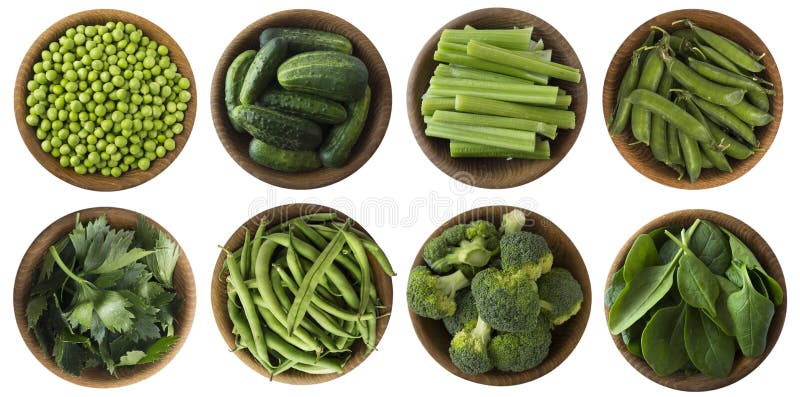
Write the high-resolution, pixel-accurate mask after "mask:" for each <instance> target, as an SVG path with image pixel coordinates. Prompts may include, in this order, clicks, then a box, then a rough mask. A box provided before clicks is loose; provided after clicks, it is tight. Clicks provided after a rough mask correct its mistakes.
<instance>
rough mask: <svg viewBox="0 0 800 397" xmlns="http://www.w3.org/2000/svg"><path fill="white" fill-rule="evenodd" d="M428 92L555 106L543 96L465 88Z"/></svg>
mask: <svg viewBox="0 0 800 397" xmlns="http://www.w3.org/2000/svg"><path fill="white" fill-rule="evenodd" d="M428 92H429V93H430V94H431V95H434V96H457V95H469V96H474V97H478V98H487V99H495V100H498V101H506V102H511V103H520V104H529V105H555V103H556V98H557V97H551V96H543V95H528V94H517V93H509V92H504V91H496V90H486V89H480V88H465V87H442V86H431V88H429V89H428Z"/></svg>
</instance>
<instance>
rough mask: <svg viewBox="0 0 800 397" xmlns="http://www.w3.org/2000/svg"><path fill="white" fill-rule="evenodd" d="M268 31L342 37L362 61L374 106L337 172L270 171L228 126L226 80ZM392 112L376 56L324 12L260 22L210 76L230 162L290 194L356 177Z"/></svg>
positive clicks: (245, 138) (284, 14)
mask: <svg viewBox="0 0 800 397" xmlns="http://www.w3.org/2000/svg"><path fill="white" fill-rule="evenodd" d="M268 27H298V28H311V29H318V30H324V31H328V32H334V33H338V34H341V35H343V36H345V37H347V38H348V39H350V41H351V42H352V43H353V55H354V56H356V57H358V58H360V59H361V60H362V61H363V62H364V64H365V65H366V66H367V69H368V70H369V86H370V88H371V89H372V101H371V102H372V103H371V104H370V110H369V117H368V118H367V122H366V124H365V125H364V130H363V132H362V133H361V136H360V137H359V140H358V142H357V143H356V144H355V146H353V150H352V152H351V153H350V159H349V160H348V162H347V163H346V164H345V165H344V166H342V167H339V168H320V169H318V170H314V171H309V172H302V173H288V172H281V171H275V170H272V169H269V168H267V167H264V166H261V165H259V164H258V163H256V162H254V161H253V160H251V159H250V157H249V156H248V154H247V149H248V145H249V143H250V138H251V137H250V135H249V134H242V133H239V132H237V131H236V130H234V129H233V127H232V126H231V123H230V120H229V119H228V112H227V109H226V107H225V94H224V91H225V74H226V72H227V70H228V66H230V64H231V62H233V60H234V58H236V56H238V55H239V54H240V53H242V52H243V51H245V50H249V49H258V48H259V43H258V35H259V34H260V33H261V31H262V30H264V29H266V28H268ZM391 112H392V86H391V82H390V80H389V72H388V71H387V70H386V64H384V62H383V58H381V55H380V53H379V52H378V50H377V49H376V48H375V46H374V45H373V44H372V42H371V41H370V40H369V39H368V38H367V36H365V35H364V33H362V32H361V31H360V30H358V28H356V27H355V26H353V25H351V24H350V23H349V22H347V21H345V20H343V19H341V18H339V17H337V16H334V15H331V14H327V13H324V12H322V11H315V10H288V11H281V12H277V13H275V14H271V15H268V16H266V17H263V18H261V19H259V20H257V21H255V22H253V23H252V24H250V26H248V27H246V28H245V29H244V30H242V32H241V33H239V34H238V35H237V36H236V37H235V38H234V39H233V41H231V43H230V44H229V45H228V47H227V48H225V52H223V53H222V57H221V58H220V60H219V62H218V63H217V68H216V70H215V71H214V79H213V81H212V83H211V115H212V118H213V119H214V127H215V128H216V129H217V135H219V139H220V140H221V141H222V145H223V146H225V150H227V151H228V154H230V156H231V157H233V159H234V160H235V161H236V162H237V163H238V164H239V165H240V166H241V167H242V168H244V170H245V171H247V172H248V173H250V175H253V176H254V177H256V178H258V179H260V180H262V181H264V182H267V183H269V184H272V185H276V186H280V187H284V188H288V189H313V188H318V187H323V186H327V185H330V184H333V183H336V182H338V181H340V180H342V179H344V178H347V177H348V176H350V175H351V174H353V173H354V172H356V171H357V170H358V169H359V168H361V166H363V165H364V163H366V162H367V160H369V158H370V157H372V154H373V153H375V151H376V150H377V149H378V146H379V145H380V144H381V141H382V140H383V136H384V135H385V134H386V128H387V127H388V125H389V117H390V116H391Z"/></svg>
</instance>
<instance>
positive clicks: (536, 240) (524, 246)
mask: <svg viewBox="0 0 800 397" xmlns="http://www.w3.org/2000/svg"><path fill="white" fill-rule="evenodd" d="M500 263H501V265H502V267H503V269H506V270H520V271H522V270H524V271H526V272H528V273H529V274H530V275H531V276H532V278H533V279H534V280H536V279H538V278H539V277H540V276H541V275H542V274H544V273H547V272H549V271H550V269H551V268H552V267H553V252H552V251H550V247H549V246H548V245H547V241H546V240H545V239H544V237H542V236H540V235H538V234H534V233H531V232H527V231H519V232H515V233H506V234H504V235H503V237H502V238H501V239H500Z"/></svg>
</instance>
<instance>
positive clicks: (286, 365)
mask: <svg viewBox="0 0 800 397" xmlns="http://www.w3.org/2000/svg"><path fill="white" fill-rule="evenodd" d="M270 353H271V354H273V355H275V356H278V355H279V353H278V352H276V351H274V350H273V351H272V352H270ZM281 360H282V361H281ZM278 361H279V362H280V364H278V366H276V367H275V369H273V370H272V371H270V373H269V376H270V377H269V379H270V380H272V378H273V377H275V376H278V375H280V374H282V373H284V372H286V371H288V370H290V369H292V368H294V367H295V366H297V365H304V364H300V363H298V362H297V361H294V360H289V359H287V358H285V357H281V358H280V360H278Z"/></svg>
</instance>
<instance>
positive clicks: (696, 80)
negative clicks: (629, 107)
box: [661, 50, 745, 106]
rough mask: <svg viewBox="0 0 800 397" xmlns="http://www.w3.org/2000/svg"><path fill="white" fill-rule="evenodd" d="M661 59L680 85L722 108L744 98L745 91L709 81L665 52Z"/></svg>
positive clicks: (662, 53)
mask: <svg viewBox="0 0 800 397" xmlns="http://www.w3.org/2000/svg"><path fill="white" fill-rule="evenodd" d="M661 59H663V60H664V64H665V65H666V67H667V70H668V71H669V73H670V74H671V75H672V77H674V78H675V81H677V82H678V84H680V85H682V86H683V87H684V88H686V89H687V90H689V91H690V92H691V93H693V94H695V95H697V96H699V97H701V98H703V99H705V100H707V101H709V102H712V103H716V104H718V105H721V106H733V105H735V104H737V103H739V102H741V101H742V99H743V98H744V94H745V91H744V90H743V89H741V88H733V87H728V86H725V85H721V84H717V83H715V82H713V81H711V80H708V79H706V78H705V77H703V76H701V75H700V74H698V73H697V72H695V71H694V70H693V69H692V68H690V67H688V66H686V64H685V63H683V62H681V61H680V60H678V59H677V58H675V57H673V56H670V55H669V53H668V52H667V51H665V50H662V51H661Z"/></svg>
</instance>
